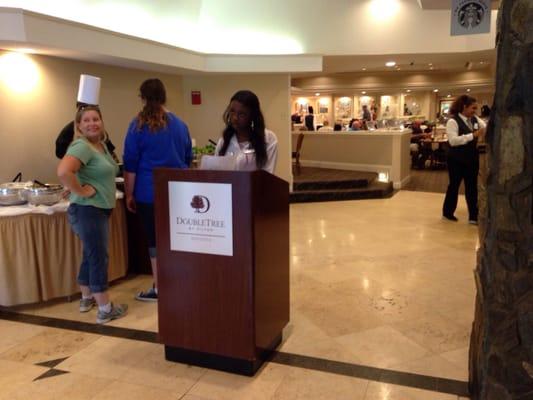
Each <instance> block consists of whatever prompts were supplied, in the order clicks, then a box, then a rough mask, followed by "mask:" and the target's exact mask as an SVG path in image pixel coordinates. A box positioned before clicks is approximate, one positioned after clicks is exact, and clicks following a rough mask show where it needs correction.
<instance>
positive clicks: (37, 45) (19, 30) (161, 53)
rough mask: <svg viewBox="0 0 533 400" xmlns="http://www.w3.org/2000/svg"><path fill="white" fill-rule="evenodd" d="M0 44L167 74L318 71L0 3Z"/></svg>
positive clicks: (318, 65) (308, 59) (310, 64)
mask: <svg viewBox="0 0 533 400" xmlns="http://www.w3.org/2000/svg"><path fill="white" fill-rule="evenodd" d="M0 48H3V49H6V50H17V49H23V48H24V49H28V48H30V49H32V50H33V52H34V53H37V54H43V55H50V56H57V57H65V58H72V59H77V60H83V61H92V62H99V63H104V64H110V65H117V66H124V67H129V68H139V69H146V70H153V71H160V72H167V73H172V72H174V73H229V72H232V73H278V72H279V73H281V72H284V73H288V72H311V71H315V72H316V71H321V70H322V57H321V56H317V55H304V54H302V55H272V56H269V55H259V56H254V55H240V56H234V55H217V54H202V53H198V52H193V51H189V50H185V49H181V48H178V47H174V46H170V45H167V44H163V43H158V42H154V41H150V40H146V39H142V38H138V37H134V36H129V35H125V34H121V33H117V32H112V31H108V30H104V29H100V28H95V27H93V26H90V25H85V24H80V23H76V22H72V21H68V20H64V19H60V18H55V17H50V16H47V15H43V14H39V13H35V12H31V11H26V10H22V9H14V8H2V7H0Z"/></svg>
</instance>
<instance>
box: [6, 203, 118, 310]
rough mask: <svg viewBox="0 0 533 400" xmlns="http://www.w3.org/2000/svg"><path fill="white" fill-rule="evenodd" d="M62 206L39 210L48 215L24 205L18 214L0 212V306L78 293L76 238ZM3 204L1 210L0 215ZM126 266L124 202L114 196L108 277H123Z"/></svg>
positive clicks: (77, 250)
mask: <svg viewBox="0 0 533 400" xmlns="http://www.w3.org/2000/svg"><path fill="white" fill-rule="evenodd" d="M66 206H67V204H64V205H61V204H58V205H56V206H52V207H55V208H50V209H49V210H45V211H48V213H41V212H39V211H40V210H35V209H30V211H29V212H28V213H22V212H19V213H18V214H19V215H14V216H1V215H0V306H13V305H19V304H28V303H37V302H40V301H46V300H50V299H53V298H57V297H64V296H70V295H72V294H75V293H78V292H79V287H78V284H77V282H76V277H77V272H78V267H79V265H80V262H81V255H82V251H81V242H80V240H79V239H78V238H77V237H76V236H75V235H74V233H73V232H72V230H71V228H70V225H69V223H68V221H67V215H66V212H65V210H66ZM6 208H7V207H3V208H2V209H3V211H4V213H3V214H4V215H5V214H6V213H5V209H6ZM49 212H52V213H51V214H50V213H49ZM127 268H128V260H127V234H126V219H125V207H124V201H122V200H117V206H116V208H115V209H114V210H113V213H112V214H111V220H110V243H109V281H112V280H114V279H117V278H121V277H123V276H125V275H126V273H127Z"/></svg>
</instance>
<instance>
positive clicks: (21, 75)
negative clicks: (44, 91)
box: [0, 52, 39, 94]
mask: <svg viewBox="0 0 533 400" xmlns="http://www.w3.org/2000/svg"><path fill="white" fill-rule="evenodd" d="M0 81H2V83H3V84H4V85H5V86H6V87H8V88H9V89H10V90H11V91H12V92H14V93H18V94H23V93H28V92H30V91H32V90H33V89H34V88H35V87H36V86H37V84H38V83H39V69H38V68H37V65H36V64H35V62H34V61H33V60H32V59H31V58H30V57H29V56H28V55H26V54H22V53H12V52H9V53H5V54H3V55H1V56H0Z"/></svg>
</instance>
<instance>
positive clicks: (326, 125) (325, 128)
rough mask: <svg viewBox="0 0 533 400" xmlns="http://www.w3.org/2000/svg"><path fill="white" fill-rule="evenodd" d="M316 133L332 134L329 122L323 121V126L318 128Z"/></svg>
mask: <svg viewBox="0 0 533 400" xmlns="http://www.w3.org/2000/svg"><path fill="white" fill-rule="evenodd" d="M318 132H333V127H331V126H330V125H329V121H328V120H327V119H325V120H324V124H323V125H322V126H321V127H320V128H318Z"/></svg>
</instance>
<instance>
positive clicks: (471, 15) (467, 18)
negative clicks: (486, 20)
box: [457, 3, 485, 29]
mask: <svg viewBox="0 0 533 400" xmlns="http://www.w3.org/2000/svg"><path fill="white" fill-rule="evenodd" d="M484 14H485V11H484V10H483V7H481V6H480V5H479V4H476V3H468V4H465V5H464V6H462V7H461V8H460V9H459V14H458V16H457V18H458V20H459V24H460V25H461V26H462V27H463V28H466V29H472V28H475V27H476V26H478V25H479V24H480V23H481V21H483V16H484Z"/></svg>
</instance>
